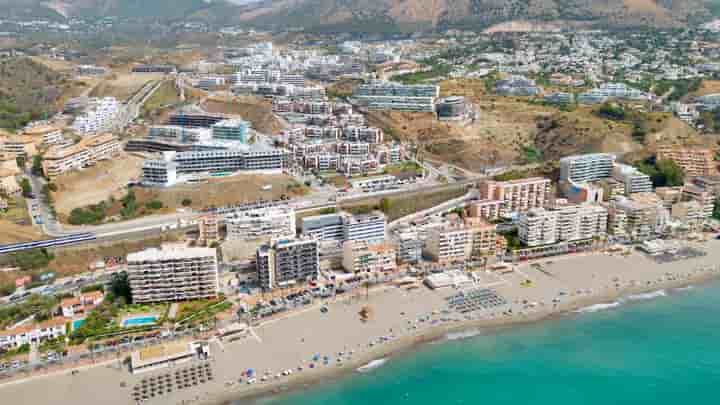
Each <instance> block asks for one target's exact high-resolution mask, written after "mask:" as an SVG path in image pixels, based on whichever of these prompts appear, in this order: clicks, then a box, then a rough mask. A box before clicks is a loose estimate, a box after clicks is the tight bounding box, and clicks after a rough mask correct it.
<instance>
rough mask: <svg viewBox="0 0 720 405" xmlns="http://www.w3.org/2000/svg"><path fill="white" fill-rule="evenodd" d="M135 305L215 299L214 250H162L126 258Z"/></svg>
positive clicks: (217, 283)
mask: <svg viewBox="0 0 720 405" xmlns="http://www.w3.org/2000/svg"><path fill="white" fill-rule="evenodd" d="M127 274H128V281H129V282H130V289H131V291H132V298H133V302H135V303H148V302H168V301H184V300H193V299H200V298H214V297H216V296H217V294H218V290H219V281H218V267H217V257H216V252H215V249H210V248H189V247H185V246H182V247H174V246H163V247H162V248H161V249H157V248H151V249H146V250H143V251H140V252H135V253H130V254H129V255H127Z"/></svg>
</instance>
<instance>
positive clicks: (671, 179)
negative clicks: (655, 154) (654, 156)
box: [638, 160, 685, 187]
mask: <svg viewBox="0 0 720 405" xmlns="http://www.w3.org/2000/svg"><path fill="white" fill-rule="evenodd" d="M638 169H640V171H641V172H643V173H645V174H647V175H648V176H650V179H652V182H653V186H655V187H677V186H682V185H683V184H685V173H684V172H683V170H682V168H681V167H680V166H678V165H677V163H675V162H674V161H672V160H661V161H658V162H652V161H645V162H642V163H640V164H639V165H638Z"/></svg>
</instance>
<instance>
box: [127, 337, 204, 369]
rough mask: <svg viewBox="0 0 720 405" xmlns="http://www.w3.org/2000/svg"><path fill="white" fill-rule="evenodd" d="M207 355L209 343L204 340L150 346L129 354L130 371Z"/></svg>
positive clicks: (154, 367) (162, 366)
mask: <svg viewBox="0 0 720 405" xmlns="http://www.w3.org/2000/svg"><path fill="white" fill-rule="evenodd" d="M208 357H210V345H209V344H208V343H207V342H204V341H196V342H189V343H187V342H183V343H170V344H163V345H159V346H151V347H146V348H143V349H140V350H136V351H134V352H133V353H132V354H131V355H130V371H131V372H132V373H133V374H138V373H144V372H148V371H153V370H158V369H161V368H167V367H170V366H173V365H176V364H181V363H186V362H189V361H192V360H194V359H198V360H200V359H207V358H208Z"/></svg>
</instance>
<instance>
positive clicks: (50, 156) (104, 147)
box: [43, 134, 120, 178]
mask: <svg viewBox="0 0 720 405" xmlns="http://www.w3.org/2000/svg"><path fill="white" fill-rule="evenodd" d="M118 153H120V141H119V140H118V139H117V137H115V136H114V135H111V134H101V135H95V136H89V137H86V138H83V139H81V140H80V142H78V143H77V144H75V145H72V146H66V147H63V146H52V147H51V148H50V149H48V151H47V152H46V153H45V155H44V156H43V169H44V171H45V175H46V176H48V177H50V178H54V177H57V176H60V175H62V174H64V173H67V172H69V171H72V170H80V169H83V168H86V167H88V166H92V165H94V164H95V163H97V162H99V161H101V160H107V159H110V158H111V157H113V156H115V155H117V154H118Z"/></svg>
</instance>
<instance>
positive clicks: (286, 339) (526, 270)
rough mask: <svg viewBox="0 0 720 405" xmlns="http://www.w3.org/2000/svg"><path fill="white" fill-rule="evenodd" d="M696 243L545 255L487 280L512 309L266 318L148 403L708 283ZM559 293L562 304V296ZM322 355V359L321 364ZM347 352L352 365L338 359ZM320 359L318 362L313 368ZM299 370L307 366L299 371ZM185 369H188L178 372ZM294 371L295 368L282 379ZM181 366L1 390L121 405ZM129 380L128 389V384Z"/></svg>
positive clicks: (415, 306) (188, 399) (108, 371)
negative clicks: (645, 250) (205, 371)
mask: <svg viewBox="0 0 720 405" xmlns="http://www.w3.org/2000/svg"><path fill="white" fill-rule="evenodd" d="M696 246H699V247H700V248H701V249H702V250H704V251H705V252H707V255H706V256H704V257H699V258H693V259H688V260H682V261H677V262H672V263H664V264H657V263H655V262H654V261H652V260H651V259H649V258H648V257H646V256H645V255H643V254H639V253H633V254H632V255H631V256H629V257H623V256H611V255H608V254H604V253H598V254H587V255H577V256H567V257H556V258H549V259H544V260H541V261H540V263H543V266H542V268H541V269H538V268H536V267H533V266H531V265H529V264H527V263H526V264H523V265H521V266H519V267H518V269H517V270H518V271H516V272H514V273H513V274H501V275H499V276H498V275H489V274H488V275H487V280H488V281H489V282H492V283H493V284H494V285H493V289H494V290H495V291H497V293H498V294H499V295H501V296H502V297H504V298H505V299H506V300H507V301H508V305H507V306H506V307H503V308H496V309H490V310H485V311H480V312H476V313H473V314H472V315H469V316H465V315H461V314H458V313H455V312H450V313H443V310H445V309H447V302H446V297H448V296H450V295H453V294H455V293H457V291H456V290H454V289H452V288H447V289H441V290H435V291H431V290H428V289H426V288H421V289H418V290H415V291H412V292H408V291H405V290H402V289H399V288H395V287H388V288H381V289H378V290H376V291H371V292H370V296H369V297H368V298H367V299H366V297H365V293H364V291H362V292H360V293H358V294H357V296H355V297H354V298H352V299H344V300H338V301H337V302H330V303H329V304H328V308H329V311H328V312H327V313H322V312H321V311H320V310H319V305H316V306H313V307H310V308H307V309H304V310H301V311H299V312H295V313H291V314H288V315H287V316H286V317H285V318H284V319H275V320H271V321H268V322H265V323H263V324H262V325H260V326H257V327H255V328H253V333H252V334H250V335H248V336H247V337H245V338H244V339H242V340H240V341H237V342H231V343H229V342H224V343H222V344H218V343H213V344H212V346H211V350H212V360H211V361H210V362H211V365H212V368H213V371H214V375H215V379H214V381H212V382H209V383H205V384H202V385H199V386H196V387H192V388H188V389H184V390H178V391H175V392H173V393H172V394H170V395H164V396H161V397H155V398H152V399H150V400H149V401H147V402H146V403H148V404H183V403H185V404H187V403H201V404H218V403H225V402H229V401H231V400H237V399H248V398H251V397H255V396H258V395H267V394H269V393H273V392H280V391H286V390H289V389H298V388H303V387H305V386H308V385H312V384H315V383H318V382H322V381H327V380H328V379H329V378H334V377H339V376H342V375H345V374H347V373H352V372H354V370H355V369H356V368H357V367H359V366H361V365H363V364H366V363H368V362H369V361H371V360H373V359H378V358H382V357H385V356H388V355H390V354H393V353H398V352H401V351H403V350H410V349H412V347H414V346H415V345H418V344H422V343H426V342H430V341H433V340H438V339H442V338H444V337H446V336H447V335H448V334H450V333H456V332H462V331H464V330H468V329H471V330H479V331H480V332H481V333H491V332H493V331H494V330H496V329H497V328H504V327H510V326H514V325H520V324H524V323H529V322H536V321H539V320H543V319H547V318H551V317H554V316H561V315H563V314H567V313H571V312H573V311H577V310H578V309H583V308H584V310H587V311H592V310H595V309H599V308H602V307H601V306H600V307H598V306H595V307H594V305H597V304H603V303H613V302H615V301H616V300H618V299H619V298H620V297H622V296H629V295H634V296H635V297H636V298H644V297H642V296H638V294H642V293H647V292H651V291H658V290H662V289H671V288H678V287H682V286H685V285H688V284H698V283H702V282H704V281H706V280H709V279H711V278H714V277H717V276H718V275H720V273H719V272H718V269H719V267H718V266H719V265H720V241H716V240H712V241H709V242H707V243H705V244H702V245H696ZM548 262H552V263H551V264H547V263H548ZM528 279H529V280H531V281H532V282H531V283H530V284H529V285H528V284H527V283H524V281H525V280H528ZM556 298H557V299H559V300H560V301H559V302H553V299H556ZM365 306H369V307H370V308H372V316H371V317H370V320H369V321H367V322H362V321H361V319H360V316H359V312H360V310H361V309H362V308H363V307H365ZM509 309H511V310H512V313H511V314H510V313H509V312H507V311H508V310H509ZM419 319H426V320H423V321H419ZM379 339H380V340H383V341H382V342H379ZM340 352H342V353H343V355H342V356H340V355H339V353H340ZM351 352H352V354H350V353H351ZM318 354H319V355H320V360H319V361H313V357H315V355H318ZM324 356H328V357H329V361H328V364H327V365H325V364H324V361H323V360H322V358H323V357H324ZM338 358H341V359H342V361H341V362H338V361H337V359H338ZM310 363H313V364H314V366H315V368H313V369H310V368H309V364H310ZM299 366H302V367H303V371H300V372H299V371H297V369H298V367H299ZM182 367H185V365H178V366H176V367H175V368H182ZM249 368H251V369H254V370H255V372H256V377H257V383H255V384H252V385H248V384H245V383H243V384H238V383H237V380H238V378H240V377H241V374H242V373H243V371H245V370H247V369H249ZM286 369H292V370H293V371H294V373H293V374H292V375H291V376H289V377H288V376H284V377H279V378H277V379H276V378H275V375H277V374H278V373H280V372H281V371H282V370H286ZM172 370H174V368H168V369H162V370H158V371H154V372H148V373H143V374H139V375H131V374H129V373H128V371H127V369H123V368H119V367H118V364H117V362H116V361H115V362H111V363H109V364H105V365H101V366H97V367H94V368H89V369H85V370H82V371H81V372H80V373H79V374H77V375H75V376H72V375H70V374H69V371H68V372H65V373H62V374H59V375H52V376H43V377H38V378H34V379H30V380H27V381H23V382H17V383H10V384H5V385H2V386H0V395H2V397H3V398H7V400H9V401H10V402H11V403H12V402H22V403H32V404H75V405H82V404H91V403H96V402H97V401H99V400H100V401H102V403H103V404H111V405H112V404H133V403H134V402H133V401H132V399H131V396H130V395H131V390H132V387H133V385H134V384H136V383H137V382H138V381H140V380H141V379H142V378H143V377H148V376H151V375H157V374H163V373H167V372H168V371H172ZM266 373H268V374H267V375H269V376H270V377H269V379H268V381H267V382H261V381H260V377H262V376H263V375H265V374H266ZM122 382H124V383H125V387H121V383H122ZM230 383H232V384H231V385H230Z"/></svg>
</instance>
